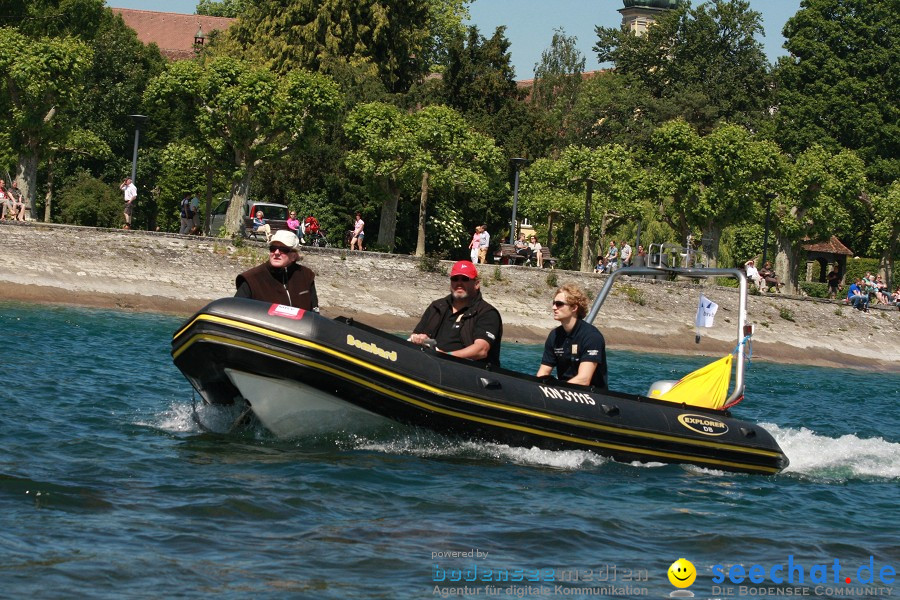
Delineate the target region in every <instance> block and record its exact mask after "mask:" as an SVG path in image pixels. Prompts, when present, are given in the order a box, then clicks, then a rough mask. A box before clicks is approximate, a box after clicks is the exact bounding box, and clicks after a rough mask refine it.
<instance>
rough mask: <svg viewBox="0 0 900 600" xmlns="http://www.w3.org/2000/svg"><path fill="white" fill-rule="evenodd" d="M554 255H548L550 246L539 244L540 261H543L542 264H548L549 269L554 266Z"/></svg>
mask: <svg viewBox="0 0 900 600" xmlns="http://www.w3.org/2000/svg"><path fill="white" fill-rule="evenodd" d="M556 260H557V259H556V257H555V256H550V248H547V247H546V246H541V262H543V263H544V266H545V267H546V266H547V265H550V268H551V269H555V268H556Z"/></svg>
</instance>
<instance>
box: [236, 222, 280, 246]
mask: <svg viewBox="0 0 900 600" xmlns="http://www.w3.org/2000/svg"><path fill="white" fill-rule="evenodd" d="M266 223H268V224H269V229H271V230H272V234H273V235H274V234H275V232H276V231H278V230H280V229H288V226H287V221H284V220H280V219H266ZM242 233H243V235H244V237H245V238H247V239H250V238H253V239H254V240H257V241H260V240H264V238H265V236H264V235H262V234H261V233H258V232H256V231H253V218H252V217H244V228H243V230H242Z"/></svg>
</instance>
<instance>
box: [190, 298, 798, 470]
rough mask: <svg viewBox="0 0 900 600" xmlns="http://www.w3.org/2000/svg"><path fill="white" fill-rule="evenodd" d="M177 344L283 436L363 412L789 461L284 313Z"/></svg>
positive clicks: (221, 399) (709, 415)
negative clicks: (348, 412) (345, 414)
mask: <svg viewBox="0 0 900 600" xmlns="http://www.w3.org/2000/svg"><path fill="white" fill-rule="evenodd" d="M172 345H173V348H172V355H173V358H174V361H175V364H176V365H177V366H178V368H179V369H180V370H181V371H182V372H183V373H184V374H185V376H186V377H187V379H188V380H189V381H190V382H191V384H192V385H193V386H194V388H195V389H197V391H198V392H199V393H200V394H201V396H202V397H203V398H204V400H205V401H206V402H208V403H210V404H230V403H232V402H233V401H234V400H236V399H247V400H248V401H249V403H250V406H251V408H253V410H254V411H255V412H256V414H257V415H258V416H259V417H260V420H261V421H262V422H263V423H264V424H265V425H266V427H268V428H269V429H271V430H272V431H273V432H274V433H276V434H278V435H294V434H295V433H296V432H302V431H304V430H305V429H304V427H305V426H307V425H309V426H311V427H312V429H313V430H315V429H316V427H317V426H318V424H317V423H315V421H316V418H317V417H316V415H317V414H319V415H321V414H325V413H329V412H332V415H331V416H336V415H338V414H340V412H339V411H341V410H351V411H352V410H357V411H360V410H361V411H363V412H364V413H367V414H368V415H379V416H381V417H384V418H387V419H390V420H393V421H397V422H401V423H407V424H412V425H417V426H422V427H427V428H430V429H433V430H435V431H438V432H441V433H447V434H451V435H459V436H463V437H466V438H470V439H479V440H491V441H496V442H499V443H505V444H509V445H511V446H525V447H531V446H537V447H540V448H546V449H552V450H555V449H589V450H594V451H596V452H598V453H600V454H603V455H606V456H610V457H612V458H614V459H615V460H618V461H625V462H631V461H642V462H657V461H658V462H667V463H691V464H697V465H701V466H704V467H708V468H714V469H723V470H729V471H741V472H751V473H767V474H771V473H776V472H778V471H780V470H781V469H783V468H784V467H786V466H787V464H788V460H787V457H786V456H785V455H784V453H783V452H782V451H781V449H780V448H779V447H778V444H777V443H776V442H775V440H774V439H773V438H772V436H771V435H770V434H769V433H768V432H766V431H765V430H764V429H762V428H761V427H759V426H757V425H754V424H751V423H747V422H745V421H740V420H737V419H734V418H732V417H731V416H730V415H729V414H728V413H727V412H722V411H712V410H706V409H702V408H695V407H688V406H683V405H675V404H671V403H667V402H663V401H658V400H652V399H649V398H644V397H639V396H633V395H628V394H622V393H617V392H609V391H606V390H602V391H601V390H593V389H591V388H582V387H578V386H568V385H566V384H560V383H558V382H555V381H553V382H550V381H546V380H539V379H537V378H535V377H531V376H528V375H522V374H520V373H515V372H512V371H506V370H503V369H498V370H489V369H485V368H481V367H479V366H477V365H475V364H474V363H472V362H469V361H465V360H460V359H455V358H452V357H448V356H447V355H438V354H436V353H434V352H431V351H425V350H422V349H421V348H420V347H418V346H414V345H412V344H410V343H408V342H406V341H404V340H402V339H400V338H398V337H396V336H392V335H389V334H386V333H384V332H381V331H378V330H375V329H372V328H369V327H366V326H364V325H361V324H359V323H353V322H350V321H345V320H341V319H338V320H330V319H326V318H324V317H321V316H319V315H317V314H315V313H312V312H303V311H298V310H295V309H290V308H289V307H282V306H279V305H271V306H270V305H268V304H263V303H260V302H255V301H252V300H246V299H240V298H229V299H224V300H218V301H216V302H213V303H211V304H210V305H208V306H207V307H205V308H204V309H203V310H201V311H200V312H199V313H197V314H196V315H195V316H194V317H192V318H191V319H190V320H189V321H188V322H187V323H186V324H185V326H184V327H183V328H182V329H181V330H179V331H178V332H176V334H175V336H174V338H173V341H172ZM257 385H258V386H260V387H259V388H258V389H257ZM270 385H271V387H272V389H268V387H269V386H270ZM257 404H259V405H260V406H259V407H257ZM323 411H324V412H323ZM333 411H338V412H333ZM304 413H307V414H305V415H304ZM354 414H355V413H354ZM279 415H280V416H279ZM279 420H284V421H285V423H279V422H278V421H279ZM304 421H313V422H312V423H304ZM335 422H336V423H338V424H340V426H341V427H340V428H341V429H345V430H346V429H348V428H352V426H355V425H356V423H355V422H353V421H351V420H349V418H343V417H338V418H337V419H333V420H331V421H328V424H329V425H330V424H331V423H335ZM351 423H352V425H351ZM322 424H323V425H324V424H326V423H325V422H324V421H323V423H322Z"/></svg>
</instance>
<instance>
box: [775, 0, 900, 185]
mask: <svg viewBox="0 0 900 600" xmlns="http://www.w3.org/2000/svg"><path fill="white" fill-rule="evenodd" d="M784 35H785V38H786V42H785V48H787V50H788V52H789V53H790V55H789V56H786V57H783V58H781V59H780V60H779V62H778V67H777V76H778V81H779V108H778V114H777V125H778V139H779V141H780V143H781V144H782V145H783V146H784V147H785V149H786V150H787V151H789V152H792V153H799V152H801V151H802V150H804V149H805V148H808V147H810V146H812V145H813V144H820V145H822V146H825V147H826V148H828V149H830V150H832V151H837V150H838V149H840V148H848V149H851V150H854V151H856V153H857V154H858V155H859V156H860V158H862V159H863V160H864V161H866V164H867V172H868V174H869V178H870V179H871V180H872V182H873V183H875V184H876V185H878V186H887V185H889V184H890V183H891V182H892V181H895V180H897V179H898V178H900V156H898V153H897V148H898V144H900V104H898V103H897V98H898V96H900V47H898V45H897V40H898V39H900V6H898V3H897V2H896V0H865V1H864V0H808V1H806V2H804V3H803V5H802V7H801V8H800V10H799V11H798V12H797V14H796V15H794V16H793V17H792V18H791V19H789V20H788V22H787V24H786V25H785V27H784Z"/></svg>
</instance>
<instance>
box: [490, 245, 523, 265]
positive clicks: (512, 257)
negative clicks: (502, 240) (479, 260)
mask: <svg viewBox="0 0 900 600" xmlns="http://www.w3.org/2000/svg"><path fill="white" fill-rule="evenodd" d="M494 262H498V263H500V264H501V265H520V264H522V263H524V262H525V257H523V256H520V255H519V254H517V253H516V247H515V245H513V244H500V248H499V249H498V250H497V251H496V252H494Z"/></svg>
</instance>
